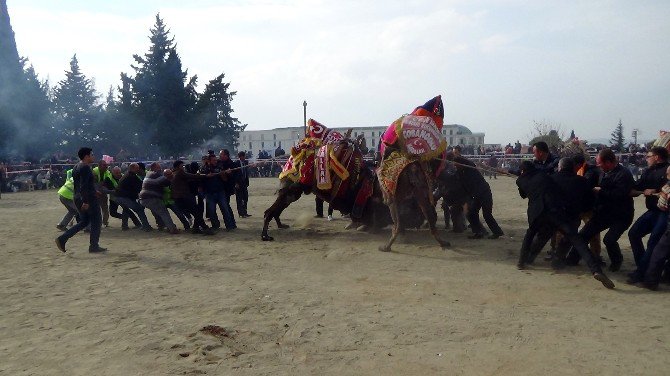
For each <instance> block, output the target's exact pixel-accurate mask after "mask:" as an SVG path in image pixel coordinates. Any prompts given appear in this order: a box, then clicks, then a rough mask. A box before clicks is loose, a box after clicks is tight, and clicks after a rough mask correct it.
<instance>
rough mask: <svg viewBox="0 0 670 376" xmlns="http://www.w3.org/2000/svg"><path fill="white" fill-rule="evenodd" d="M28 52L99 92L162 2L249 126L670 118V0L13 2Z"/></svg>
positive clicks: (476, 125)
mask: <svg viewBox="0 0 670 376" xmlns="http://www.w3.org/2000/svg"><path fill="white" fill-rule="evenodd" d="M8 7H9V14H10V17H11V22H12V27H13V29H14V32H15V34H16V42H17V47H18V49H19V54H20V55H21V56H25V57H28V58H29V59H30V61H31V63H32V64H33V65H34V67H35V69H36V71H37V72H38V74H39V75H40V77H41V78H48V79H49V81H50V82H51V84H52V85H53V84H56V83H57V82H58V81H59V80H61V79H63V78H64V71H65V70H66V69H68V68H69V62H70V59H71V58H72V56H73V55H74V54H75V53H76V54H77V58H78V60H79V64H80V67H81V69H82V71H83V72H84V74H86V75H87V76H88V77H90V78H93V79H94V80H95V83H96V87H97V89H98V91H99V92H100V93H106V92H107V91H108V90H109V88H110V86H113V87H117V86H118V85H119V84H120V78H119V77H120V73H121V72H128V73H131V72H132V68H131V67H130V65H131V64H132V62H133V59H132V55H133V54H140V55H143V54H145V53H146V52H147V51H148V48H149V39H148V37H149V29H150V28H151V26H152V25H153V24H154V22H155V16H156V14H157V13H160V16H161V17H162V18H163V19H164V21H165V23H166V24H167V26H168V27H169V28H170V30H171V32H172V34H173V36H174V38H175V41H176V43H177V51H178V52H179V54H180V56H181V58H182V63H183V66H184V67H185V68H187V69H188V72H189V75H190V76H192V75H197V76H198V82H199V85H200V86H199V88H200V89H201V90H202V88H203V87H204V84H206V83H207V82H208V81H209V80H211V79H214V78H215V77H216V76H218V75H219V74H221V73H225V75H226V78H225V81H226V82H230V88H231V90H234V91H236V92H237V95H236V96H235V98H234V100H233V103H232V104H233V109H234V110H235V115H236V116H237V117H238V118H239V119H240V121H241V122H242V123H246V124H248V127H247V129H249V130H257V129H271V128H276V127H286V126H300V125H302V122H303V101H307V117H308V118H314V119H315V120H318V121H319V122H321V123H322V124H324V125H326V126H332V127H349V126H383V125H388V124H390V123H391V122H392V121H393V120H395V119H396V118H398V117H399V116H400V115H402V114H405V113H408V112H410V111H412V110H413V109H414V108H415V107H416V106H419V105H421V104H423V103H424V102H426V101H427V100H428V99H430V98H432V97H434V96H436V95H442V100H443V102H444V108H445V123H447V124H453V123H457V124H462V125H465V126H467V127H469V128H470V129H471V130H472V131H474V132H485V133H486V139H485V142H486V143H502V144H507V143H508V142H514V141H516V140H521V142H524V141H525V142H527V141H528V140H529V139H530V136H531V135H532V130H533V125H534V122H540V123H544V124H549V125H552V126H554V127H558V128H559V129H560V130H561V131H562V133H563V134H564V135H565V136H567V135H569V134H570V131H571V130H573V129H574V130H575V133H576V134H577V136H579V137H580V138H582V139H587V140H588V139H591V140H596V139H608V138H609V136H610V133H611V132H612V131H613V130H614V128H615V127H616V125H617V123H618V122H619V120H620V119H621V121H622V123H623V126H624V133H625V136H626V137H627V138H628V139H630V138H631V137H630V136H631V133H632V130H633V129H638V130H639V135H640V136H639V140H640V141H641V140H649V139H654V138H655V137H656V136H657V134H658V131H659V130H661V129H670V124H668V120H669V119H670V69H668V67H670V41H669V40H668V36H670V22H668V18H669V16H670V1H597V0H596V1H543V0H535V1H516V0H490V1H479V0H469V1H456V0H454V1H440V0H432V1H424V0H401V1H396V0H385V1H372V0H368V1H364V0H359V1H350V0H339V1H335V0H334V1H326V0H324V1H308V0H284V1H273V0H262V1H260V0H259V1H256V0H249V1H241V0H238V1H223V0H221V1H217V0H190V1H183V0H180V1H175V0H160V1H158V0H141V1H137V0H133V1H130V0H115V1H103V0H61V1H52V0H8Z"/></svg>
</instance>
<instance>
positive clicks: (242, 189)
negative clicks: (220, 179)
mask: <svg viewBox="0 0 670 376" xmlns="http://www.w3.org/2000/svg"><path fill="white" fill-rule="evenodd" d="M237 157H238V158H239V159H238V161H237V162H235V164H234V166H235V167H236V168H239V170H237V181H236V182H235V201H236V203H237V214H238V215H239V216H240V218H247V217H251V214H249V213H248V212H247V204H248V203H249V169H248V167H247V166H248V165H249V161H247V156H246V154H245V153H244V152H243V151H241V152H239V153H237Z"/></svg>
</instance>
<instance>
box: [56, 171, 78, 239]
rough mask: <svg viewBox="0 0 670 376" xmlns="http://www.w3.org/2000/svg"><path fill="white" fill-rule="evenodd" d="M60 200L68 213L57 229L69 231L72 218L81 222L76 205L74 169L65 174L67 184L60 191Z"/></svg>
mask: <svg viewBox="0 0 670 376" xmlns="http://www.w3.org/2000/svg"><path fill="white" fill-rule="evenodd" d="M58 199H59V200H60V203H61V204H63V206H65V209H67V213H66V214H65V216H63V219H62V220H61V221H60V223H59V224H57V225H56V228H57V229H59V230H61V231H65V230H66V229H67V224H68V223H70V221H71V220H72V218H76V219H77V222H79V210H77V205H75V204H74V179H72V169H69V170H67V171H66V172H65V184H63V186H62V187H60V189H59V190H58Z"/></svg>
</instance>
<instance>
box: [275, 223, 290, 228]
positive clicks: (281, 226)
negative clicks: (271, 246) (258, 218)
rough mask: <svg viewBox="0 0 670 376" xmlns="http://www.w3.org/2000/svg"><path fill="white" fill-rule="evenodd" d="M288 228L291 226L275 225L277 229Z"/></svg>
mask: <svg viewBox="0 0 670 376" xmlns="http://www.w3.org/2000/svg"><path fill="white" fill-rule="evenodd" d="M289 227H291V226H289V225H285V224H281V225H277V228H289Z"/></svg>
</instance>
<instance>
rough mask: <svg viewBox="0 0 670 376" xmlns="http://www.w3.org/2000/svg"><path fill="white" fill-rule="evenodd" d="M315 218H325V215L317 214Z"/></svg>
mask: <svg viewBox="0 0 670 376" xmlns="http://www.w3.org/2000/svg"><path fill="white" fill-rule="evenodd" d="M314 218H323V215H318V214H317V215H315V216H314Z"/></svg>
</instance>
